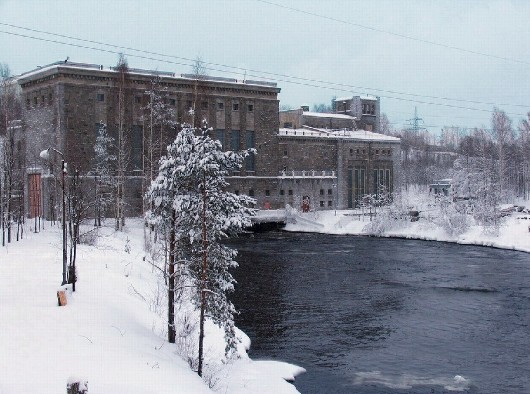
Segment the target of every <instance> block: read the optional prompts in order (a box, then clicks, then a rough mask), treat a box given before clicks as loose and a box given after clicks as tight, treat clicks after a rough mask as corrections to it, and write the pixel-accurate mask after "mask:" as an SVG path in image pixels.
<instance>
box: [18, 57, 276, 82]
mask: <svg viewBox="0 0 530 394" xmlns="http://www.w3.org/2000/svg"><path fill="white" fill-rule="evenodd" d="M59 68H61V69H65V68H66V69H76V70H88V71H104V72H111V73H114V72H117V71H116V68H115V67H107V68H105V67H103V66H102V65H99V64H88V63H75V62H64V61H62V62H55V63H51V64H48V65H46V66H42V67H40V66H39V67H38V68H36V69H34V70H31V71H28V72H26V73H23V74H20V75H19V76H17V77H16V79H17V80H18V81H19V82H21V83H24V81H25V80H26V79H30V78H31V77H33V76H35V75H39V74H41V73H50V74H51V73H53V72H54V71H55V70H57V71H58V70H59ZM129 73H131V74H132V75H146V76H153V75H155V76H160V77H166V78H176V79H196V76H195V75H193V74H181V75H180V76H175V73H173V72H168V71H159V70H143V69H135V68H129ZM201 80H205V81H214V82H225V83H231V84H234V83H237V84H242V85H256V86H263V87H269V88H276V87H277V84H276V83H275V82H269V81H254V80H244V81H240V80H237V79H233V78H223V77H212V76H202V77H201Z"/></svg>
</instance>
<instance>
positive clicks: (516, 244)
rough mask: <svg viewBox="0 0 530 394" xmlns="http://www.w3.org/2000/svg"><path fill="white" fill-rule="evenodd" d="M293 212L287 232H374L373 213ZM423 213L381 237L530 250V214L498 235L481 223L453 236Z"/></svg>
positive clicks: (515, 217) (514, 217) (506, 223)
mask: <svg viewBox="0 0 530 394" xmlns="http://www.w3.org/2000/svg"><path fill="white" fill-rule="evenodd" d="M292 215H293V216H292V220H293V222H292V223H288V224H287V225H286V226H285V230H286V231H300V232H315V233H322V234H351V235H371V234H370V230H369V227H370V226H369V224H370V216H366V215H362V214H361V212H360V211H351V210H345V211H340V210H339V211H316V212H307V213H299V212H297V213H294V214H292ZM422 216H423V215H421V214H420V220H418V221H416V222H411V221H410V220H405V221H402V222H401V223H400V225H399V226H398V227H399V228H397V229H396V228H394V229H392V230H389V231H385V232H384V233H382V234H380V235H379V236H382V237H401V238H412V239H424V240H430V241H443V242H455V243H459V244H469V245H483V246H492V247H497V248H503V249H514V250H520V251H523V252H530V230H529V228H530V214H526V213H518V212H513V213H512V214H511V215H510V216H507V217H505V218H503V223H502V224H501V226H500V228H499V234H498V235H497V236H495V235H488V234H487V233H485V232H484V230H483V228H482V226H480V225H477V224H474V225H471V226H470V227H469V229H468V230H467V231H465V232H464V233H463V234H460V235H458V236H453V235H450V234H448V233H447V232H446V231H445V230H444V229H443V228H442V227H440V226H438V225H437V224H436V223H435V221H433V220H428V219H426V218H425V217H422ZM373 220H375V219H373Z"/></svg>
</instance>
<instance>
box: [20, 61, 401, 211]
mask: <svg viewBox="0 0 530 394" xmlns="http://www.w3.org/2000/svg"><path fill="white" fill-rule="evenodd" d="M126 75H127V81H126V84H125V85H124V84H123V83H122V84H121V85H120V75H119V72H118V71H117V70H116V69H114V68H108V69H104V68H103V67H102V66H99V65H91V64H78V63H64V62H61V63H55V64H52V65H49V66H46V67H42V68H39V69H37V70H33V71H31V72H28V73H26V74H22V75H21V76H19V77H18V83H19V85H20V91H21V97H22V104H23V105H22V108H23V110H22V117H21V118H22V130H23V135H24V139H25V143H24V144H23V145H22V146H23V147H24V149H25V158H26V159H25V161H26V178H27V179H26V180H27V182H26V186H25V195H26V198H25V200H26V212H27V213H28V215H30V216H31V215H34V214H35V212H43V214H44V216H46V217H50V216H52V215H54V210H56V209H57V208H56V206H57V188H56V183H57V176H54V174H55V175H57V174H58V171H59V170H60V166H61V164H60V163H61V161H62V160H63V159H64V161H66V162H67V163H68V171H69V175H71V174H72V171H74V169H76V170H78V171H79V173H80V174H81V175H82V176H85V177H86V178H87V179H89V178H90V174H91V171H92V169H93V165H94V164H93V158H94V145H95V143H96V135H97V130H98V128H99V127H101V125H102V124H104V125H106V127H107V129H108V132H109V135H110V136H113V137H114V138H116V133H117V128H118V123H119V121H120V120H119V117H120V111H122V112H121V116H122V119H121V121H123V123H124V130H126V135H127V140H128V145H129V148H130V159H129V161H128V167H127V186H126V187H125V192H126V201H127V203H128V208H127V214H128V215H140V214H141V211H142V197H143V192H144V191H145V187H146V186H145V175H146V174H145V155H146V152H145V146H144V142H145V138H146V135H145V133H146V130H147V126H146V123H147V122H148V121H149V119H146V116H145V108H146V107H148V106H149V100H150V97H149V92H150V91H152V89H153V86H154V84H156V86H157V89H159V90H160V91H161V92H162V96H163V104H164V106H165V107H167V108H169V109H170V111H169V112H168V114H169V116H170V117H171V118H172V119H171V120H172V121H173V123H174V124H177V125H178V124H182V123H193V122H195V123H196V120H201V121H202V120H203V119H204V120H206V121H207V123H208V125H209V127H211V128H212V137H213V138H216V139H218V140H220V141H221V143H222V145H223V148H224V149H225V150H240V149H247V148H254V149H255V150H256V154H255V155H252V156H250V157H248V158H247V160H246V161H245V163H244V165H243V167H242V168H241V169H240V170H239V171H237V172H233V173H232V174H230V176H229V177H228V182H229V184H230V186H229V189H230V190H231V191H233V192H236V193H242V194H248V195H250V196H253V197H254V198H255V199H256V205H257V208H259V209H276V208H284V207H286V206H287V205H291V206H295V207H302V206H303V207H304V209H330V208H351V207H355V206H356V204H358V202H359V201H360V199H361V197H362V195H364V194H367V193H371V192H372V191H376V190H378V186H381V185H386V187H387V188H388V190H391V189H392V188H393V187H394V185H397V182H398V175H399V168H398V167H399V139H397V138H393V137H388V136H382V135H380V134H377V133H373V132H370V131H366V130H355V127H354V126H353V123H352V122H351V120H352V119H353V118H354V117H352V116H350V115H348V114H342V115H341V114H331V115H332V116H335V117H336V119H335V120H337V119H338V120H337V122H338V123H337V122H333V120H332V123H326V124H325V123H322V122H320V123H318V122H316V120H314V121H313V123H311V120H310V118H311V117H310V116H306V118H307V119H309V120H307V119H305V120H303V121H302V122H301V123H300V124H296V125H294V124H293V125H292V126H293V127H288V128H286V127H281V128H280V125H282V126H283V123H287V122H288V121H287V120H285V119H283V118H282V117H283V116H284V115H281V114H280V112H279V101H278V94H279V92H280V89H279V88H278V87H277V86H276V84H275V83H270V82H260V81H249V80H244V81H242V80H235V79H227V78H215V77H209V76H200V78H199V77H198V76H194V75H180V76H176V75H175V74H173V73H165V72H157V71H147V70H134V69H129V70H128V71H127V74H126ZM119 89H124V91H125V94H124V95H122V96H121V98H120V94H119ZM377 103H378V102H377ZM378 107H379V106H377V108H378ZM190 109H193V111H190ZM341 117H342V118H341ZM313 118H315V119H316V118H317V116H314V117H313ZM322 119H324V117H322V115H320V118H319V120H320V121H322ZM331 119H334V118H331ZM324 120H325V119H324ZM282 121H283V123H282ZM328 121H329V119H328ZM341 122H342V123H341ZM170 123H171V122H168V124H170ZM317 123H318V124H317ZM311 124H315V125H316V126H323V127H313V126H311ZM327 125H330V126H332V127H330V128H327V127H326V126H327ZM177 132H178V126H177V127H169V126H160V127H159V129H157V133H159V134H160V136H159V137H160V138H159V144H160V147H161V148H160V149H159V151H158V153H157V155H158V156H159V155H161V154H163V153H164V152H163V146H166V145H167V143H169V142H171V141H172V140H173V139H174V137H175V135H176V133H177ZM50 147H51V148H53V149H55V151H58V152H59V153H58V154H56V155H52V161H51V162H44V161H43V159H42V158H41V157H40V156H39V153H40V152H41V151H42V150H44V149H47V148H50ZM55 151H54V152H55ZM39 179H41V180H42V190H41V189H40V188H39V189H38V190H39V191H38V192H39V196H42V197H39V199H40V200H41V205H42V207H41V208H39V209H37V208H36V207H35V204H38V199H37V198H36V196H35V195H32V193H33V194H34V192H32V191H33V190H36V189H37V188H38V185H37V186H36V180H39ZM94 182H95V181H94Z"/></svg>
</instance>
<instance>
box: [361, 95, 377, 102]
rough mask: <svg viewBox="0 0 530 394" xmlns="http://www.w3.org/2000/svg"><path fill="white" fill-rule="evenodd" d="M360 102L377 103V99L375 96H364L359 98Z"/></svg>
mask: <svg viewBox="0 0 530 394" xmlns="http://www.w3.org/2000/svg"><path fill="white" fill-rule="evenodd" d="M361 100H371V101H377V97H375V96H369V95H364V96H361Z"/></svg>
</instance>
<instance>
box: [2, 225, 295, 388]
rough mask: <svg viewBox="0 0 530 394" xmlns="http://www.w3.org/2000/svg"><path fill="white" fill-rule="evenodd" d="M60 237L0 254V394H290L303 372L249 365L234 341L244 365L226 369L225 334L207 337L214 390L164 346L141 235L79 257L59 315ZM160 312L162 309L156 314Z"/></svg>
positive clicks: (45, 233)
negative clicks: (84, 387)
mask: <svg viewBox="0 0 530 394" xmlns="http://www.w3.org/2000/svg"><path fill="white" fill-rule="evenodd" d="M61 250H62V249H61V230H60V228H59V227H58V226H50V225H49V224H48V223H46V224H45V229H44V230H42V231H40V232H39V233H32V232H30V226H29V225H28V227H27V229H26V233H25V234H24V239H23V240H21V241H18V242H12V243H11V244H9V246H8V247H4V248H2V247H0V311H1V316H0V352H1V356H0V394H19V393H42V394H47V393H50V394H56V393H64V392H66V384H67V382H68V381H69V379H71V378H78V379H83V380H86V381H88V388H89V393H91V394H97V393H128V394H135V393H137V394H146V393H153V394H154V393H157V394H160V393H207V392H211V391H216V392H217V391H218V392H222V393H225V392H226V393H258V392H259V393H275V394H277V393H296V392H297V391H296V389H295V387H294V386H293V385H292V384H290V383H288V382H286V381H285V379H290V380H292V379H294V377H295V376H296V375H297V374H299V373H302V372H303V369H302V368H300V367H297V366H294V365H290V364H287V363H283V362H276V361H253V360H251V359H249V358H248V356H247V355H246V352H245V347H247V348H248V346H250V340H249V339H248V337H247V336H246V335H245V334H244V333H241V332H240V336H241V339H242V345H241V347H240V349H239V350H240V354H241V358H240V359H238V360H237V361H235V362H231V363H228V364H223V363H222V362H220V360H221V359H222V357H223V356H222V355H223V349H224V342H223V337H222V333H221V331H220V330H219V329H217V328H216V327H215V326H214V325H210V326H208V327H207V334H206V338H205V348H206V357H207V360H206V364H208V365H210V367H211V368H210V371H212V370H213V371H215V372H213V373H211V374H210V375H211V377H210V378H209V379H208V380H209V383H210V386H212V388H209V387H208V384H207V383H205V382H204V381H203V380H201V379H200V378H199V377H198V376H197V374H196V373H194V372H193V371H191V370H190V368H189V366H188V363H187V362H186V361H185V360H183V359H182V358H181V357H180V356H179V355H178V354H177V352H176V349H175V345H170V344H169V343H168V342H167V339H166V334H165V331H164V328H165V327H164V325H165V323H164V317H165V313H160V310H159V311H158V313H157V311H156V309H157V308H156V299H157V297H158V294H159V290H156V278H155V274H154V273H153V272H152V269H151V267H150V265H149V264H148V263H147V262H146V261H144V257H145V253H144V251H143V228H142V222H141V221H140V220H129V221H128V223H127V226H126V230H125V231H124V232H120V233H116V232H114V231H113V230H112V229H111V228H104V229H103V230H102V231H101V233H100V236H99V238H98V239H97V242H96V244H95V245H94V246H89V245H85V244H83V245H80V247H79V249H78V259H77V267H78V275H79V281H78V283H77V288H76V292H75V293H69V294H68V304H67V305H66V306H64V307H59V306H57V297H56V292H57V290H58V288H59V287H60V286H59V284H60V282H61V275H62V262H61V261H62V260H61V256H62V255H61ZM160 309H162V310H163V305H162V306H161V308H160Z"/></svg>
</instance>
